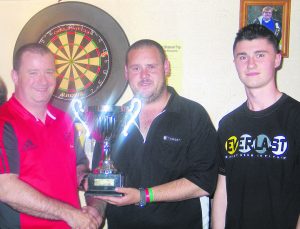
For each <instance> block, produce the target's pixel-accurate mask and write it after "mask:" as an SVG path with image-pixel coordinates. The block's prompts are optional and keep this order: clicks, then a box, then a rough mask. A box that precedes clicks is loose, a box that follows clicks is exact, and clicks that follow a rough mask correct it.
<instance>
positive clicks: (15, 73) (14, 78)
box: [11, 69, 19, 85]
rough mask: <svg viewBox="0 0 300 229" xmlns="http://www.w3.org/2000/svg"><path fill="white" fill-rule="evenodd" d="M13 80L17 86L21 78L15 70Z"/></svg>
mask: <svg viewBox="0 0 300 229" xmlns="http://www.w3.org/2000/svg"><path fill="white" fill-rule="evenodd" d="M11 78H12V80H13V82H14V84H15V85H17V84H18V78H19V77H18V72H17V71H16V70H14V69H13V70H11Z"/></svg>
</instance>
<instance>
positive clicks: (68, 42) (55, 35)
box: [39, 23, 111, 100]
mask: <svg viewBox="0 0 300 229" xmlns="http://www.w3.org/2000/svg"><path fill="white" fill-rule="evenodd" d="M39 43H41V44H44V45H46V46H47V47H48V48H49V49H50V50H51V51H52V53H53V54H54V56H55V65H56V77H57V80H56V82H57V83H56V90H55V92H54V94H53V96H54V97H56V98H58V99H62V100H72V99H73V98H75V97H76V98H77V99H82V98H86V97H88V96H90V95H92V94H94V93H96V92H97V91H98V90H99V89H100V88H101V86H102V85H103V84H104V82H105V80H106V79H107V77H108V75H109V72H110V66H111V58H110V57H111V52H110V49H109V47H108V43H107V42H106V41H105V39H104V38H103V36H102V35H101V34H100V33H99V32H98V31H96V30H95V29H94V28H92V27H91V26H88V25H84V24H82V23H61V24H58V25H55V26H54V27H52V28H50V29H49V30H48V31H46V32H45V34H44V35H42V37H41V38H40V39H39Z"/></svg>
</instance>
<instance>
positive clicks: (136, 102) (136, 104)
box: [122, 98, 142, 137]
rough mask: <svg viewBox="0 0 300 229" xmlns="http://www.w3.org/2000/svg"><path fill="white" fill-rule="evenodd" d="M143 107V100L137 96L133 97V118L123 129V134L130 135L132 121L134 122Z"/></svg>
mask: <svg viewBox="0 0 300 229" xmlns="http://www.w3.org/2000/svg"><path fill="white" fill-rule="evenodd" d="M141 108H142V102H141V100H139V99H137V98H133V99H132V100H131V102H130V107H129V110H128V111H129V112H131V113H132V115H131V118H130V119H129V121H128V122H127V123H126V125H125V126H124V129H123V131H122V134H123V135H124V136H125V137H126V136H127V135H128V129H129V127H130V125H131V124H132V123H134V121H135V119H136V117H137V116H138V115H139V113H140V111H141Z"/></svg>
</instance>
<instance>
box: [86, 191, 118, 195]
mask: <svg viewBox="0 0 300 229" xmlns="http://www.w3.org/2000/svg"><path fill="white" fill-rule="evenodd" d="M84 195H85V196H124V194H123V193H118V192H116V191H86V192H85V193H84Z"/></svg>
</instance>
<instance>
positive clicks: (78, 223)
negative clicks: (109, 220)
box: [66, 209, 102, 229]
mask: <svg viewBox="0 0 300 229" xmlns="http://www.w3.org/2000/svg"><path fill="white" fill-rule="evenodd" d="M66 222H67V223H68V225H69V226H70V227H72V228H73V229H98V228H99V227H100V225H101V223H102V217H99V218H97V217H95V215H94V214H91V212H90V211H86V210H79V209H73V210H71V212H70V213H69V214H67V217H66Z"/></svg>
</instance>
